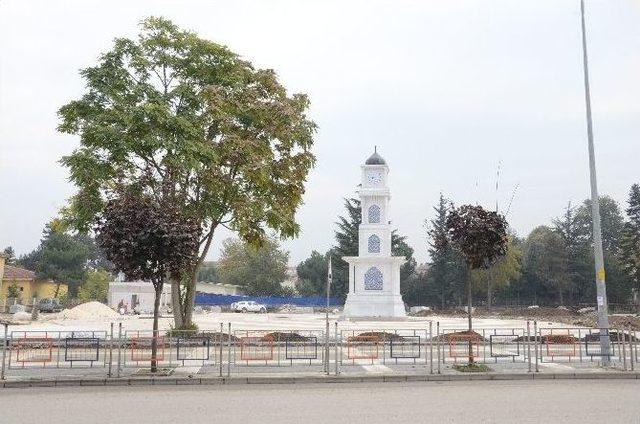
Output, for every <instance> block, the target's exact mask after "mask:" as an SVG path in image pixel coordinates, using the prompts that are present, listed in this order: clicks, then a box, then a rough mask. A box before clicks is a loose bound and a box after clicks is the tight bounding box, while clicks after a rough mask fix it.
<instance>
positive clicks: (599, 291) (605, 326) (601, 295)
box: [580, 0, 611, 366]
mask: <svg viewBox="0 0 640 424" xmlns="http://www.w3.org/2000/svg"><path fill="white" fill-rule="evenodd" d="M580 17H581V22H582V61H583V66H584V97H585V102H586V111H587V138H588V141H589V174H590V177H591V218H592V221H593V253H594V257H595V269H596V296H597V307H598V327H599V329H600V354H601V358H602V364H603V365H605V366H608V365H609V364H610V363H611V358H610V353H611V339H610V337H609V311H608V307H607V287H606V284H605V271H604V258H603V254H602V230H601V228H600V201H599V198H598V182H597V179H596V157H595V152H594V148H593V126H592V122H591V94H590V92H589V66H588V61H587V35H586V29H585V23H584V0H580Z"/></svg>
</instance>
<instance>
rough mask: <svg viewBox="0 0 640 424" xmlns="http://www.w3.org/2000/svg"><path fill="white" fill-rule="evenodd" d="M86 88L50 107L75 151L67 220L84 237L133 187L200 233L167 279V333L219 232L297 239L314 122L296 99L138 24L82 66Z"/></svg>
mask: <svg viewBox="0 0 640 424" xmlns="http://www.w3.org/2000/svg"><path fill="white" fill-rule="evenodd" d="M81 75H82V77H83V79H84V82H85V84H86V87H87V88H86V92H85V93H84V94H83V95H82V97H81V98H79V99H77V100H74V101H71V102H70V103H68V104H66V105H64V106H63V107H61V108H60V110H59V116H60V125H59V127H58V129H59V130H60V131H62V132H64V133H68V134H73V135H78V136H79V137H80V144H81V145H80V147H79V148H78V149H76V150H74V151H73V153H72V154H70V155H68V156H65V157H64V158H63V159H62V163H63V164H64V165H65V166H66V167H67V168H68V169H69V171H70V178H71V181H72V182H73V183H75V184H76V186H77V187H78V192H77V193H76V194H75V195H74V196H73V198H72V200H71V203H70V205H69V207H68V208H67V209H66V217H67V219H68V220H69V222H71V223H73V225H74V226H75V228H77V229H79V230H87V229H89V228H90V227H91V225H92V224H93V223H94V222H95V220H96V217H97V216H98V215H99V214H100V213H101V211H102V210H103V209H104V207H105V202H106V199H108V198H109V196H110V193H111V192H112V191H113V187H115V186H116V185H117V184H120V185H125V186H126V185H134V184H138V182H139V181H140V180H141V179H144V181H145V184H146V187H145V190H146V192H147V193H150V194H152V195H153V196H154V197H155V198H156V199H158V201H161V202H163V203H164V202H168V203H173V204H175V205H179V206H180V208H181V213H182V214H184V215H185V216H189V217H191V218H193V219H195V220H196V222H197V223H198V225H200V227H201V228H202V235H203V236H202V238H201V240H200V249H199V251H198V252H196V253H195V254H194V256H193V257H192V258H191V261H190V264H189V266H188V268H189V269H191V270H192V273H191V275H190V277H189V278H184V279H183V280H181V281H174V284H173V292H172V294H173V296H172V297H173V301H174V316H175V320H176V326H177V327H181V326H182V325H183V323H188V322H190V320H191V311H192V307H193V299H194V296H195V281H196V279H197V270H198V268H199V266H200V264H201V263H202V261H203V260H204V258H205V257H206V255H207V253H208V250H209V247H210V245H211V241H212V239H213V234H214V232H215V231H216V229H217V228H218V227H219V226H221V225H223V226H226V227H228V228H230V229H232V230H234V231H236V232H237V233H238V234H239V236H240V237H241V238H242V239H244V240H246V241H248V242H251V243H255V244H260V243H262V242H263V241H264V240H265V239H266V238H267V235H266V234H267V231H272V232H275V233H277V234H278V235H279V236H282V237H291V236H295V235H296V234H297V233H298V231H299V227H298V224H297V223H296V221H295V212H296V210H297V209H298V207H299V205H300V204H301V202H302V195H303V193H304V183H305V181H306V178H307V174H308V172H309V170H310V169H311V167H312V166H313V164H314V160H315V158H314V156H313V154H312V153H311V147H312V145H313V134H314V132H315V129H316V125H315V124H314V123H313V121H311V120H310V119H309V118H308V117H307V115H306V110H307V108H308V106H309V100H308V98H307V96H306V95H304V94H293V95H288V94H287V91H286V89H285V88H284V87H283V86H282V85H281V84H280V83H279V82H278V79H277V76H276V73H275V72H274V71H273V70H270V69H266V70H265V69H256V68H254V67H253V66H252V65H251V63H250V62H248V61H247V60H245V59H243V58H241V57H240V56H238V55H237V54H235V53H233V52H232V51H231V50H229V49H228V48H226V47H224V46H221V45H219V44H216V43H214V42H212V41H209V40H205V39H202V38H200V37H198V35H197V34H195V33H192V32H189V31H183V30H181V29H179V28H178V27H177V26H176V25H174V24H173V23H172V22H170V21H168V20H166V19H163V18H155V17H151V18H147V19H144V20H143V21H142V22H141V24H140V35H139V37H138V39H137V40H132V39H127V38H118V39H116V40H115V42H114V45H113V48H112V49H111V50H110V51H108V52H107V53H104V54H103V55H101V56H100V59H99V61H98V64H97V65H96V66H93V67H89V68H86V69H83V70H82V71H81Z"/></svg>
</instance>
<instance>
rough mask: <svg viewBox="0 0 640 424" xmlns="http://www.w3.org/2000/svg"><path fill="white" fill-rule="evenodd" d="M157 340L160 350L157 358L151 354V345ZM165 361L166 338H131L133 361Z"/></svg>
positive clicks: (157, 351) (157, 352) (158, 349)
mask: <svg viewBox="0 0 640 424" xmlns="http://www.w3.org/2000/svg"><path fill="white" fill-rule="evenodd" d="M154 339H156V340H157V342H158V348H157V350H156V357H155V358H154V357H153V354H152V352H151V344H152V343H153V340H154ZM153 360H156V361H163V360H164V337H132V338H131V361H133V362H144V361H153Z"/></svg>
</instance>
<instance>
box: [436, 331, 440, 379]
mask: <svg viewBox="0 0 640 424" xmlns="http://www.w3.org/2000/svg"><path fill="white" fill-rule="evenodd" d="M436 349H437V350H438V374H440V321H438V322H436Z"/></svg>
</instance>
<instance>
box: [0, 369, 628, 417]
mask: <svg viewBox="0 0 640 424" xmlns="http://www.w3.org/2000/svg"><path fill="white" fill-rule="evenodd" d="M0 422H2V423H3V424H9V423H32V422H46V423H66V424H74V423H83V424H89V423H154V424H158V423H176V422H179V423H243V424H251V423H262V424H265V423H304V424H312V423H343V424H353V423H367V424H377V423H385V424H390V423H394V424H395V423H412V424H417V423H458V422H465V423H518V424H522V423H544V424H553V423H561V424H571V423H580V424H586V423H640V381H634V380H620V381H616V380H600V381H597V380H587V381H576V380H573V381H569V380H567V381H526V382H516V381H505V382H498V381H475V382H442V383H435V382H430V383H378V384H376V383H371V384H369V383H367V384H349V383H337V384H312V385H302V384H292V385H280V384H277V385H255V386H250V385H249V386H248V385H238V386H226V387H225V386H222V387H220V386H213V387H211V386H209V387H207V386H191V387H175V386H171V387H157V386H156V387H152V386H151V387H99V388H98V387H84V388H82V387H79V388H34V389H6V390H2V391H0Z"/></svg>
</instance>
